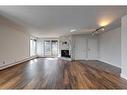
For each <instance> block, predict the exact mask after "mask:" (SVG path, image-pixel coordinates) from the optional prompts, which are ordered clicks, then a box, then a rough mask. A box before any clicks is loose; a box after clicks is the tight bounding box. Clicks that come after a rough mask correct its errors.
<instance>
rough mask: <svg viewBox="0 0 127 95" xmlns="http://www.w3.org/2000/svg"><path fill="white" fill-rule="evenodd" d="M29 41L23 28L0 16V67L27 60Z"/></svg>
mask: <svg viewBox="0 0 127 95" xmlns="http://www.w3.org/2000/svg"><path fill="white" fill-rule="evenodd" d="M29 40H30V36H29V34H28V33H26V32H25V29H23V27H20V26H19V25H17V24H15V23H14V22H12V21H10V20H8V19H6V18H4V17H2V16H0V67H1V66H5V65H8V64H12V63H15V62H17V61H21V60H24V59H27V58H29V57H30V56H29V54H30V53H29V45H30V44H29ZM3 62H5V64H3Z"/></svg>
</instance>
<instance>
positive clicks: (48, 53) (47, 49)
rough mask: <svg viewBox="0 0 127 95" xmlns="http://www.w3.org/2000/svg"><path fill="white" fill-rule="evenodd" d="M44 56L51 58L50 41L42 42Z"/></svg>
mask: <svg viewBox="0 0 127 95" xmlns="http://www.w3.org/2000/svg"><path fill="white" fill-rule="evenodd" d="M44 55H45V56H51V41H50V40H45V41H44Z"/></svg>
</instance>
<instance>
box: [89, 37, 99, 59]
mask: <svg viewBox="0 0 127 95" xmlns="http://www.w3.org/2000/svg"><path fill="white" fill-rule="evenodd" d="M97 49H98V48H97V39H96V38H89V39H88V60H96V59H97V55H98V54H97V51H98V50H97Z"/></svg>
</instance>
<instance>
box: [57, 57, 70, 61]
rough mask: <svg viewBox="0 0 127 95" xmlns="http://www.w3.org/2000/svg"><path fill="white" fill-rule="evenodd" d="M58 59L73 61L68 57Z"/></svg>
mask: <svg viewBox="0 0 127 95" xmlns="http://www.w3.org/2000/svg"><path fill="white" fill-rule="evenodd" d="M58 58H60V59H63V60H66V61H72V59H71V58H66V57H58Z"/></svg>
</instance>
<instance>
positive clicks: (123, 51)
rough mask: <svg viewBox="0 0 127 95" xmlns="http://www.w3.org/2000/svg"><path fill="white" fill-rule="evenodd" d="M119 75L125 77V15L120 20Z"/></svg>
mask: <svg viewBox="0 0 127 95" xmlns="http://www.w3.org/2000/svg"><path fill="white" fill-rule="evenodd" d="M121 24H122V25H121V69H122V72H121V76H122V77H123V78H126V79H127V15H126V16H124V17H123V18H122V21H121Z"/></svg>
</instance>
